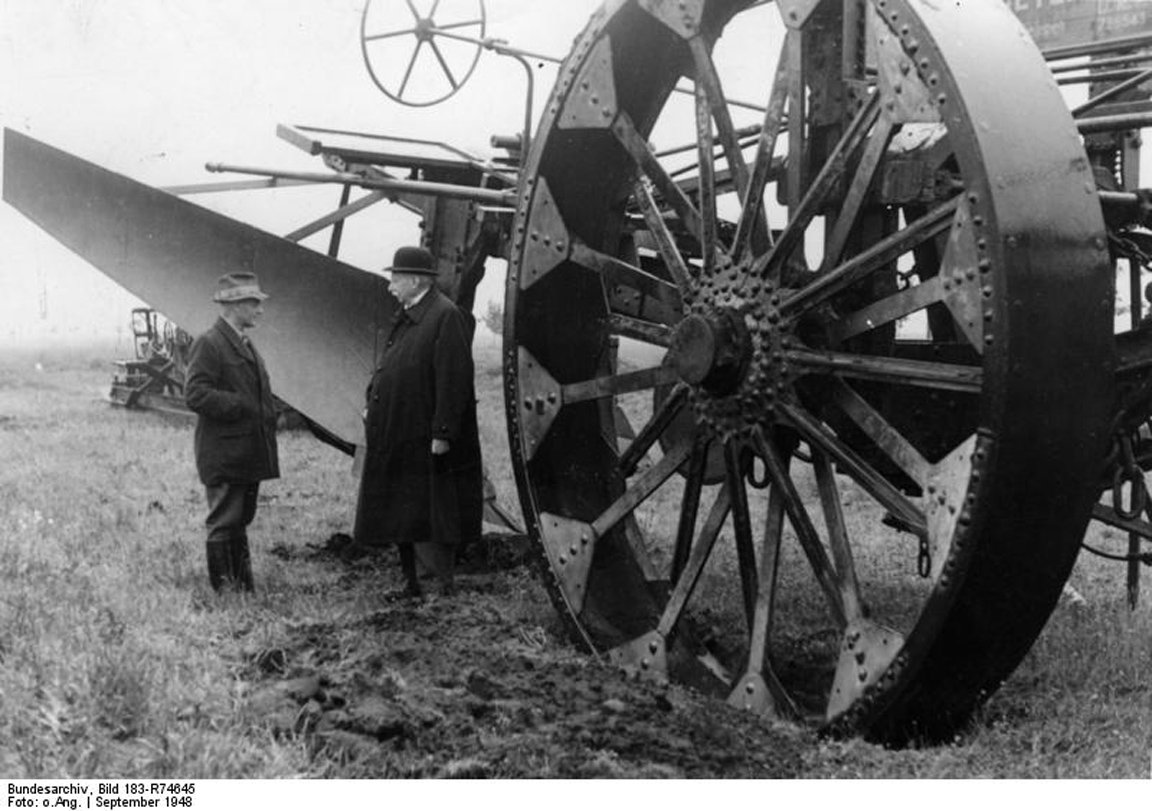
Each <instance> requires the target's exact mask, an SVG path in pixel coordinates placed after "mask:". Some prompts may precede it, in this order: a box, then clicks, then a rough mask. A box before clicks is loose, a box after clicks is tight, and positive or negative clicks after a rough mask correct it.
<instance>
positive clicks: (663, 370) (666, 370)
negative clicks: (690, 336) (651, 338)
mask: <svg viewBox="0 0 1152 811" xmlns="http://www.w3.org/2000/svg"><path fill="white" fill-rule="evenodd" d="M679 379H680V378H679V377H678V376H677V374H676V370H675V369H674V368H672V367H671V366H651V367H649V368H647V369H638V370H636V371H634V372H623V373H621V374H615V375H606V376H605V377H597V378H593V379H592V380H582V381H580V382H579V383H565V384H564V385H563V386H562V387H561V388H560V402H561V403H563V404H564V405H571V404H572V403H580V402H584V401H585V400H599V399H601V398H604V397H615V396H618V395H621V394H629V393H631V392H634V391H646V390H648V389H654V388H656V387H657V386H665V385H672V384H673V383H676V382H677V381H678V380H679Z"/></svg>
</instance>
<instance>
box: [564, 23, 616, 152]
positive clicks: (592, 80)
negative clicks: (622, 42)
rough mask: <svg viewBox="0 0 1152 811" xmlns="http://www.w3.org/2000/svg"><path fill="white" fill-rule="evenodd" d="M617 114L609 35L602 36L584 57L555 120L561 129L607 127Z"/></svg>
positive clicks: (614, 77) (614, 76)
mask: <svg viewBox="0 0 1152 811" xmlns="http://www.w3.org/2000/svg"><path fill="white" fill-rule="evenodd" d="M615 117H616V74H615V73H614V72H613V70H612V38H611V37H609V36H605V37H601V38H600V40H599V41H597V43H596V44H595V45H594V46H593V47H592V50H591V51H590V52H589V54H588V58H587V59H586V60H585V61H584V65H583V68H582V69H581V70H580V74H579V75H578V76H577V77H576V78H575V79H573V81H572V90H571V92H569V93H568V97H567V98H566V99H565V100H564V107H563V109H562V110H561V111H560V116H559V118H558V119H557V121H556V124H557V126H558V127H559V128H560V129H607V128H608V127H610V126H612V120H613V119H614V118H615Z"/></svg>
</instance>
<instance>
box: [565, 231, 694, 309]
mask: <svg viewBox="0 0 1152 811" xmlns="http://www.w3.org/2000/svg"><path fill="white" fill-rule="evenodd" d="M569 258H570V259H571V260H572V261H573V262H575V263H576V264H578V265H580V266H581V267H586V268H588V269H589V270H594V271H596V272H597V273H599V274H600V275H601V276H602V277H603V279H604V286H605V287H606V288H607V287H610V286H622V287H628V288H630V289H632V290H635V291H637V292H638V293H641V294H642V295H644V296H646V297H649V298H653V299H656V300H657V301H659V302H661V303H663V304H664V305H666V306H667V307H668V308H669V309H672V310H675V311H677V312H679V310H680V308H681V302H680V291H679V289H678V288H677V287H676V286H675V285H672V284H670V283H668V282H666V281H665V280H664V279H661V278H660V277H659V276H654V275H652V274H651V273H648V272H647V271H645V270H642V269H641V268H638V267H636V266H635V265H631V264H629V263H627V262H625V261H623V260H621V259H617V258H616V257H614V256H609V255H608V254H606V253H601V252H600V251H596V250H593V249H592V248H589V247H588V246H587V245H585V244H584V243H583V242H580V241H579V240H573V242H572V253H571V256H570V257H569ZM677 320H679V319H677Z"/></svg>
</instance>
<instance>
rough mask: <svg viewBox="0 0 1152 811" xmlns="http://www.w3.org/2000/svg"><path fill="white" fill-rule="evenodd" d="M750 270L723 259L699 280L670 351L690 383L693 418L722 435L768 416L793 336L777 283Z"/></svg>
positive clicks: (780, 389) (784, 380) (780, 390)
mask: <svg viewBox="0 0 1152 811" xmlns="http://www.w3.org/2000/svg"><path fill="white" fill-rule="evenodd" d="M749 270H750V269H749V268H747V267H744V266H738V267H732V266H729V268H727V269H722V270H721V271H719V272H718V273H717V274H716V275H715V277H714V278H712V279H710V280H708V281H706V282H705V284H704V285H703V286H702V288H701V290H700V295H699V296H698V298H697V301H696V303H695V304H694V305H693V306H692V309H691V312H690V314H689V315H687V316H686V317H685V318H684V319H683V320H682V321H681V322H680V323H679V324H678V325H677V328H676V331H675V332H674V333H673V337H672V344H671V347H670V350H669V355H668V359H669V362H670V363H671V364H672V365H673V366H674V367H675V368H676V370H677V372H678V374H679V376H680V379H681V380H682V381H684V382H685V383H687V384H688V385H690V386H692V396H691V402H692V404H693V408H694V410H695V412H696V416H697V421H698V422H700V423H701V424H703V425H706V426H708V427H709V428H710V429H711V430H712V431H713V432H714V433H715V434H717V435H720V436H730V435H732V434H737V433H741V432H744V431H747V430H749V429H751V428H752V427H753V426H756V425H764V424H766V423H770V422H771V419H772V413H773V411H774V405H775V403H776V401H777V399H778V398H779V397H780V396H782V395H783V394H785V392H787V391H788V389H789V386H790V385H791V382H792V380H791V378H792V375H791V373H790V372H789V367H788V361H787V358H786V356H785V349H787V348H789V347H790V346H792V345H793V343H794V341H795V339H794V337H793V336H792V331H791V326H790V324H788V323H787V322H785V321H784V319H782V318H781V315H780V312H779V309H778V307H779V304H780V293H779V290H778V289H777V288H776V287H775V286H774V285H773V284H772V282H770V281H767V280H760V279H756V278H749V279H748V281H746V282H742V281H741V280H742V279H744V278H746V276H748V274H749Z"/></svg>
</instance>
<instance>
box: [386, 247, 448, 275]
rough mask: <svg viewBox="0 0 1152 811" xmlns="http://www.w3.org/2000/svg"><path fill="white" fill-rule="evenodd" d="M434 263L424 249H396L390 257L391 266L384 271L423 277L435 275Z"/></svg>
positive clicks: (430, 255)
mask: <svg viewBox="0 0 1152 811" xmlns="http://www.w3.org/2000/svg"><path fill="white" fill-rule="evenodd" d="M435 265H436V262H435V260H434V259H433V258H432V254H431V253H429V252H428V251H426V250H425V249H424V248H415V247H406V248H398V249H397V250H396V253H395V254H393V255H392V264H391V265H390V266H389V267H386V268H384V270H387V271H391V272H392V273H419V274H421V275H424V276H435V275H436V267H435Z"/></svg>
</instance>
